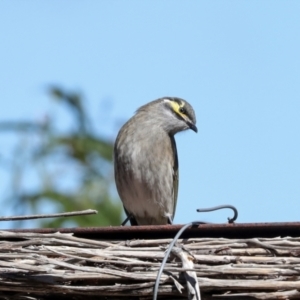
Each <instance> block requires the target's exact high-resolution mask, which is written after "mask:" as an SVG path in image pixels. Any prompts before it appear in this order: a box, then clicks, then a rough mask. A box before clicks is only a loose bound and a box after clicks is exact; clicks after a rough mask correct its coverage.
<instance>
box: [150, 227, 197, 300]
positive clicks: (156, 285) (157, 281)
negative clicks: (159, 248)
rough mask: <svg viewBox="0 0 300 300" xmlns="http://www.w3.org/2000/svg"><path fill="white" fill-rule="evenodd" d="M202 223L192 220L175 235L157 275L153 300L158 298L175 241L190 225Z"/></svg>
mask: <svg viewBox="0 0 300 300" xmlns="http://www.w3.org/2000/svg"><path fill="white" fill-rule="evenodd" d="M200 224H202V222H191V223H188V224H185V225H184V226H183V227H182V228H181V229H180V230H179V231H178V232H177V234H176V235H175V237H174V239H173V241H172V242H171V243H170V245H169V248H168V250H167V252H166V254H165V257H164V259H163V261H162V263H161V265H160V268H159V270H158V273H157V277H156V281H155V286H154V290H153V298H152V299H153V300H156V299H157V292H158V286H159V281H160V277H161V274H162V271H163V269H164V267H165V264H166V262H167V259H168V257H169V255H170V253H171V251H172V249H173V247H174V245H175V243H176V242H177V240H178V239H179V237H180V235H181V234H182V233H183V232H184V231H185V230H186V229H187V228H188V227H189V226H193V225H200Z"/></svg>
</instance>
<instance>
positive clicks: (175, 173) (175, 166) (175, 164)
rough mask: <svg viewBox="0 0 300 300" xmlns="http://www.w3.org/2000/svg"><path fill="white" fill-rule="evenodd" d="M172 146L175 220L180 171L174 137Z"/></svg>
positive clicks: (172, 137)
mask: <svg viewBox="0 0 300 300" xmlns="http://www.w3.org/2000/svg"><path fill="white" fill-rule="evenodd" d="M170 138H171V144H172V149H173V159H174V160H173V161H174V162H173V205H174V206H173V217H172V220H174V216H175V211H176V204H177V196H178V182H179V171H178V156H177V148H176V142H175V138H174V136H170Z"/></svg>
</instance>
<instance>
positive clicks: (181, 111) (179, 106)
mask: <svg viewBox="0 0 300 300" xmlns="http://www.w3.org/2000/svg"><path fill="white" fill-rule="evenodd" d="M164 101H165V102H168V103H169V105H170V106H171V108H172V109H173V110H174V112H175V113H176V114H178V115H180V116H181V117H182V118H183V119H184V120H186V119H187V115H186V109H185V102H184V101H182V100H177V101H175V100H169V99H164Z"/></svg>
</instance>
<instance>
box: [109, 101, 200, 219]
mask: <svg viewBox="0 0 300 300" xmlns="http://www.w3.org/2000/svg"><path fill="white" fill-rule="evenodd" d="M195 124H196V116H195V112H194V110H193V108H192V106H191V105H190V104H189V103H188V102H187V101H185V100H183V99H180V98H175V97H164V98H160V99H158V100H155V101H152V102H150V103H148V104H146V105H144V106H142V107H140V108H139V109H138V110H137V112H136V114H135V115H134V116H133V117H132V118H131V119H129V120H128V121H127V123H125V125H124V126H123V127H122V128H121V130H120V131H119V134H118V136H117V139H116V142H115V146H114V165H115V180H116V186H117V190H118V193H119V196H120V198H121V200H122V202H123V205H124V209H125V212H126V214H127V216H128V217H129V218H130V222H131V225H164V224H172V221H173V218H174V214H175V209H176V202H177V192H178V158H177V150H176V143H175V139H174V135H175V134H176V133H177V132H179V131H183V130H187V129H192V130H193V131H195V132H197V127H196V125H195Z"/></svg>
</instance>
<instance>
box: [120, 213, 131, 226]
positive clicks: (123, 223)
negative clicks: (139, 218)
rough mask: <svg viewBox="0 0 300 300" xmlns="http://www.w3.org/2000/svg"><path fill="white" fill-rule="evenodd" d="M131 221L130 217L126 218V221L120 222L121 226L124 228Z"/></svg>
mask: <svg viewBox="0 0 300 300" xmlns="http://www.w3.org/2000/svg"><path fill="white" fill-rule="evenodd" d="M130 219H131V215H129V216H127V217H126V219H125V220H124V221H123V222H122V224H121V226H125V224H126V223H127V222H128V221H129V220H130Z"/></svg>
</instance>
